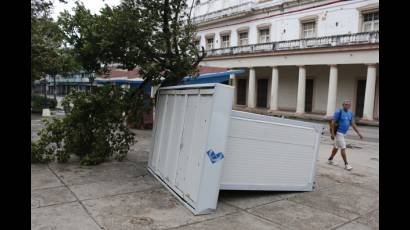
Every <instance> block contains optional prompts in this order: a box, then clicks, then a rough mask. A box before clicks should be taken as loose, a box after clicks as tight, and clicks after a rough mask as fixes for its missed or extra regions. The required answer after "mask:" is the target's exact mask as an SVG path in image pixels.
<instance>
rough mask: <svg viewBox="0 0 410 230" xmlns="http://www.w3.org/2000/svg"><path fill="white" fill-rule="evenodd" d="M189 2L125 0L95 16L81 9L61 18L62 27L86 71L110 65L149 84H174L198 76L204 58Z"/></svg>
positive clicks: (178, 0) (79, 4)
mask: <svg viewBox="0 0 410 230" xmlns="http://www.w3.org/2000/svg"><path fill="white" fill-rule="evenodd" d="M189 14H190V10H189V9H188V6H187V4H186V0H123V1H122V2H121V4H120V5H118V6H114V7H110V6H108V5H106V6H105V7H104V8H103V9H101V11H100V14H99V15H96V14H92V13H91V12H90V11H89V10H88V9H86V8H85V7H84V5H83V4H82V3H78V2H77V3H76V7H75V8H74V13H73V14H70V13H69V12H67V11H65V12H63V13H61V15H60V17H59V20H58V23H59V26H60V28H61V30H62V31H63V33H64V38H65V39H66V41H67V42H68V43H69V44H70V45H71V46H72V47H73V49H74V52H75V53H76V58H77V60H78V61H79V62H80V63H81V65H82V66H83V68H85V69H86V70H87V71H90V72H91V71H92V72H102V71H106V70H107V66H108V65H109V64H112V63H115V64H120V65H121V66H120V67H122V68H125V69H128V70H132V69H134V68H136V67H138V69H139V72H140V75H141V76H142V77H143V78H144V80H145V81H144V82H145V83H151V84H154V85H155V84H158V83H159V82H160V80H161V79H162V80H163V84H169V83H175V82H178V81H180V80H181V79H182V78H183V77H185V76H187V75H189V74H195V73H196V70H197V66H198V64H199V62H200V61H201V60H202V59H203V58H204V52H200V51H199V50H198V49H197V47H196V46H195V43H194V38H195V27H194V25H192V24H191V20H190V15H189Z"/></svg>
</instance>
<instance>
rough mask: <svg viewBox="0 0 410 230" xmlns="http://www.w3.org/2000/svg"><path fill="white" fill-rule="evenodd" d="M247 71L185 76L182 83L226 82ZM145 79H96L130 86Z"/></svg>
mask: <svg viewBox="0 0 410 230" xmlns="http://www.w3.org/2000/svg"><path fill="white" fill-rule="evenodd" d="M243 72H245V71H244V70H228V71H223V72H218V73H205V74H201V75H199V76H198V77H192V76H188V77H184V79H183V80H182V82H181V83H180V85H191V84H205V83H226V82H228V81H229V75H230V74H241V73H243ZM142 82H143V81H142V80H140V81H136V80H129V79H110V80H96V83H97V84H107V83H110V84H112V83H114V84H118V85H122V84H129V85H130V87H132V88H133V87H138V86H139V85H140V84H141V83H142ZM144 88H145V91H146V92H147V93H150V92H151V85H149V84H147V85H145V87H144Z"/></svg>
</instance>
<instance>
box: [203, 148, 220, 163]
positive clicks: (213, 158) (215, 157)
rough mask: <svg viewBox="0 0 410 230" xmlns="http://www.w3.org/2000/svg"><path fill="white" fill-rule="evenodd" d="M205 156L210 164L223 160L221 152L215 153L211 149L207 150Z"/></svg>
mask: <svg viewBox="0 0 410 230" xmlns="http://www.w3.org/2000/svg"><path fill="white" fill-rule="evenodd" d="M206 154H207V155H208V157H209V159H210V160H211V163H212V164H214V163H216V162H218V161H220V160H222V159H224V154H223V153H222V152H219V153H215V151H214V150H212V149H210V150H208V151H207V152H206Z"/></svg>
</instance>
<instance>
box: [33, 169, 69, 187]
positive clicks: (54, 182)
mask: <svg viewBox="0 0 410 230" xmlns="http://www.w3.org/2000/svg"><path fill="white" fill-rule="evenodd" d="M57 186H63V184H62V183H61V182H60V180H59V179H58V178H57V177H56V176H55V175H54V174H53V172H51V171H50V169H48V168H46V167H42V168H40V167H34V168H33V167H32V170H31V189H39V188H52V187H57Z"/></svg>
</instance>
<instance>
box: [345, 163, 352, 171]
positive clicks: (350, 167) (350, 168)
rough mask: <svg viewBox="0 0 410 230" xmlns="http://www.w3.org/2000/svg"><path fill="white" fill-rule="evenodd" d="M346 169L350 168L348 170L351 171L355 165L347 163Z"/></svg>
mask: <svg viewBox="0 0 410 230" xmlns="http://www.w3.org/2000/svg"><path fill="white" fill-rule="evenodd" d="M345 169H346V170H348V171H350V170H352V169H353V167H352V166H351V165H349V164H347V165H345Z"/></svg>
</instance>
